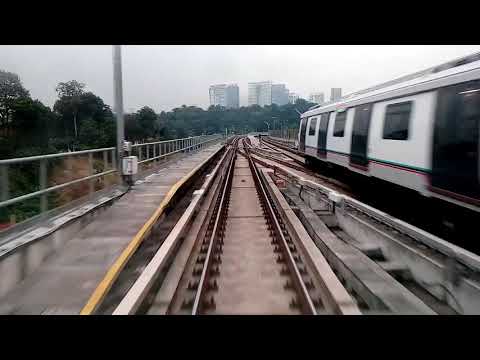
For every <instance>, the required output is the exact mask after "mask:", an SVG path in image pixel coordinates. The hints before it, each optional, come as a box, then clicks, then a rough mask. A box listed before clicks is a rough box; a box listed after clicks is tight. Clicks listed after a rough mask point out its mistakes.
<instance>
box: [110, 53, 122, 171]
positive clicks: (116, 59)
mask: <svg viewBox="0 0 480 360" xmlns="http://www.w3.org/2000/svg"><path fill="white" fill-rule="evenodd" d="M112 50H113V92H114V105H113V111H114V112H115V116H116V120H117V169H119V171H120V174H121V173H122V172H121V169H122V158H123V153H124V149H123V145H124V139H125V124H124V118H123V84H122V48H121V45H113V49H112Z"/></svg>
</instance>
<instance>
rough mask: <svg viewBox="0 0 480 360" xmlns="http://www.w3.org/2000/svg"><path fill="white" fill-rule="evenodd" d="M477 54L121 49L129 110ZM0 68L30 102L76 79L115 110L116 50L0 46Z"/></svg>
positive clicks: (317, 87)
mask: <svg viewBox="0 0 480 360" xmlns="http://www.w3.org/2000/svg"><path fill="white" fill-rule="evenodd" d="M478 51H480V46H479V45H472V46H466V45H454V46H450V45H449V46H425V45H421V46H420V45H417V46H399V45H389V46H363V45H355V46H346V45H341V46H340V45H339V46H323V45H322V46H320V45H310V46H265V45H258V46H246V45H245V46H244V45H241V46H240V45H235V46H223V45H222V46H204V45H195V46H185V45H182V46H180V45H178V46H174V45H172V46H163V45H162V46H160V45H159V46H151V45H148V46H147V45H141V46H140V45H139V46H124V47H123V53H122V56H123V85H124V106H125V111H132V110H137V109H138V108H140V107H142V106H145V105H148V106H150V107H152V108H153V109H155V110H156V111H157V112H160V111H162V110H171V109H172V108H174V107H177V106H181V105H183V104H185V105H197V106H200V107H204V108H206V107H208V105H209V103H208V101H209V98H208V87H209V86H210V85H212V84H218V83H237V84H238V85H239V87H240V105H246V103H247V92H248V90H247V89H248V86H247V84H248V82H250V81H265V80H272V81H273V82H276V83H285V84H286V85H287V88H288V89H289V90H290V91H291V92H296V93H298V94H300V95H301V96H302V97H304V98H308V95H309V94H310V93H311V92H316V91H322V92H324V93H325V96H326V98H328V97H329V94H330V88H332V87H341V88H342V93H343V94H344V95H345V94H347V93H350V92H352V91H357V90H361V89H363V88H366V87H369V86H372V85H375V84H377V83H381V82H384V81H388V80H391V79H393V78H396V77H399V76H402V75H405V74H408V73H411V72H415V71H418V70H422V69H424V68H427V67H430V66H434V65H437V64H439V63H442V62H445V61H448V60H451V59H454V58H457V57H460V56H464V55H468V54H471V53H474V52H478ZM0 69H2V70H7V71H11V72H15V73H17V74H18V75H19V76H20V78H21V80H22V82H23V84H24V86H25V87H26V88H27V89H28V90H29V91H30V94H31V96H32V97H33V98H38V99H39V100H41V101H42V102H43V103H44V104H46V105H48V106H53V103H54V102H55V99H56V93H55V86H56V85H57V83H58V82H60V81H68V80H72V79H75V80H78V81H80V82H84V83H85V84H86V85H87V89H88V90H90V91H92V92H94V93H95V94H97V95H98V96H100V97H101V98H102V99H103V100H104V101H105V102H106V103H107V104H109V105H112V106H113V80H112V48H111V46H100V45H96V46H76V45H75V46H45V45H42V46H40V45H36V46H25V45H22V46H6V45H1V46H0Z"/></svg>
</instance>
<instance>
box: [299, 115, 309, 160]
mask: <svg viewBox="0 0 480 360" xmlns="http://www.w3.org/2000/svg"><path fill="white" fill-rule="evenodd" d="M306 135H307V118H303V119H302V122H301V123H300V139H298V149H299V150H300V151H301V152H305V137H306Z"/></svg>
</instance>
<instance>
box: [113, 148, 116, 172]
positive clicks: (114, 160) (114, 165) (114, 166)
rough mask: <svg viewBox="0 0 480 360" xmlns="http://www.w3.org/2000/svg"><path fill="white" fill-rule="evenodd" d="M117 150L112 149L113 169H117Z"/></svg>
mask: <svg viewBox="0 0 480 360" xmlns="http://www.w3.org/2000/svg"><path fill="white" fill-rule="evenodd" d="M115 153H116V151H115V150H112V169H117V161H116V156H115Z"/></svg>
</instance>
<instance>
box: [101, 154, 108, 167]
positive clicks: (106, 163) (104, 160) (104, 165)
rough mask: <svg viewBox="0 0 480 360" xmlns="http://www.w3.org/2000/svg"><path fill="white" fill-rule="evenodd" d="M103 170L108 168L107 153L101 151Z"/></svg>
mask: <svg viewBox="0 0 480 360" xmlns="http://www.w3.org/2000/svg"><path fill="white" fill-rule="evenodd" d="M102 153H103V171H106V170H107V168H108V153H107V152H106V151H103V152H102Z"/></svg>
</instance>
